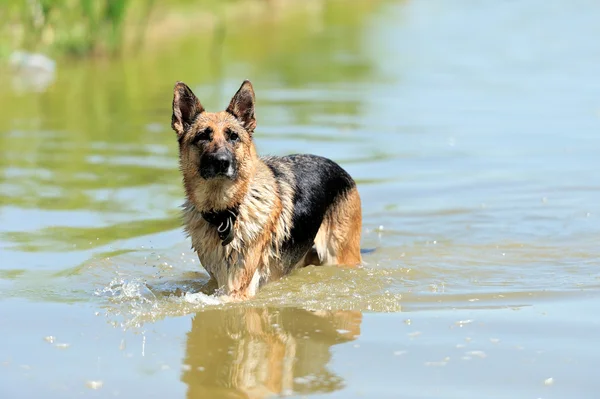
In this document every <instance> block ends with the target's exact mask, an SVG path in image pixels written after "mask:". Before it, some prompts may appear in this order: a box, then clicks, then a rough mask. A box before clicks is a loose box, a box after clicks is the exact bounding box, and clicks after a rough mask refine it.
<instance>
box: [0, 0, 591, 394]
mask: <svg viewBox="0 0 600 399" xmlns="http://www.w3.org/2000/svg"><path fill="white" fill-rule="evenodd" d="M296 18H297V19H296ZM598 20H600V5H598V4H595V3H594V2H589V1H580V2H558V1H554V2H541V1H528V2H468V1H453V2H446V1H441V0H439V1H438V0H436V1H429V0H427V1H426V0H421V1H418V0H415V1H405V2H356V4H353V5H352V6H348V5H345V4H342V3H341V2H330V3H327V5H325V6H324V7H323V8H322V9H316V10H315V9H311V11H310V12H306V13H301V14H297V15H296V16H295V17H294V20H289V21H285V23H281V24H276V23H268V24H259V25H253V26H252V27H242V26H232V27H230V29H229V30H228V31H227V35H226V39H225V42H224V45H223V49H222V52H221V55H220V58H215V53H213V52H212V49H211V42H210V37H209V36H208V35H207V36H194V37H186V38H182V39H181V40H178V41H177V42H174V43H173V45H171V46H168V47H166V48H162V49H161V50H160V51H156V52H149V53H144V54H143V55H141V56H138V57H125V58H124V59H123V60H118V61H98V60H95V61H82V62H72V61H71V62H66V61H62V62H61V63H59V65H58V67H57V71H58V72H57V76H56V80H55V82H54V83H53V84H52V86H50V87H49V88H48V89H47V90H46V91H44V92H42V93H37V94H36V93H27V92H22V91H20V90H17V89H18V88H19V87H16V86H15V84H16V83H15V81H14V80H13V79H12V77H11V75H10V74H8V73H6V71H4V72H3V73H2V74H1V75H0V82H1V83H2V85H1V86H0V87H2V89H0V100H1V103H2V104H3V106H2V110H0V153H1V157H0V254H1V255H2V256H1V260H2V261H1V262H0V328H1V330H2V332H3V339H2V340H1V341H0V394H2V397H6V398H33V397H39V396H40V395H43V396H44V397H48V398H66V397H82V396H84V397H87V396H90V397H113V396H120V397H173V398H176V397H182V398H183V397H187V398H205V397H206V398H221V397H223V398H238V397H240V398H241V397H244V398H261V397H267V396H269V395H271V394H275V395H289V396H292V397H305V396H310V397H324V396H326V395H327V397H340V398H354V397H368V398H370V397H377V398H382V397H390V398H391V397H394V398H397V397H406V398H481V397H487V398H564V397H576V398H595V397H596V392H597V391H598V389H600V383H599V382H598V380H597V378H595V372H594V366H595V365H596V363H597V360H598V359H599V358H600V350H599V349H598V346H597V337H598V336H599V335H600V317H599V316H598V310H599V309H600V298H599V297H600V273H599V272H598V267H599V259H600V248H599V247H598V242H599V239H600V227H599V226H600V224H599V223H598V215H600V179H599V178H598V176H597V170H599V169H600V158H599V157H598V156H597V153H598V151H599V150H600V136H599V135H598V132H599V129H600V80H599V79H598V76H599V75H598V68H597V67H598V65H600V51H599V47H598V45H597V43H596V42H597V40H595V38H597V37H600V25H599V24H597V21H598ZM245 78H249V79H251V80H252V82H253V84H254V87H255V90H256V93H257V101H258V105H257V117H258V129H257V131H256V135H255V137H256V143H257V146H258V149H259V151H260V152H261V153H263V154H275V155H282V154H286V153H290V152H312V153H317V154H320V155H324V156H328V157H331V158H332V159H334V160H336V161H338V162H340V163H341V164H342V165H343V166H344V167H345V168H346V169H347V170H348V171H349V172H350V173H351V174H352V175H353V176H355V178H356V180H357V182H358V185H359V190H360V193H361V196H362V198H363V206H364V208H363V215H364V229H363V247H364V248H375V249H376V250H375V251H374V252H372V253H368V254H365V255H364V260H365V262H366V265H365V267H363V268H361V269H347V268H332V267H324V268H314V267H309V268H306V269H303V270H300V271H298V272H297V273H295V274H293V275H291V276H289V277H287V278H285V279H283V280H281V281H279V282H277V283H274V284H272V285H270V286H267V287H266V288H265V289H264V290H263V291H261V292H260V294H259V295H258V297H257V298H256V299H254V300H252V301H250V302H249V303H247V304H243V305H222V304H220V303H218V301H217V300H215V299H214V298H212V297H208V296H206V295H204V294H202V293H201V292H200V291H201V288H202V286H203V284H204V283H205V282H206V280H207V275H206V273H205V272H204V270H203V269H202V268H201V267H200V265H199V263H198V260H197V258H196V256H195V255H194V254H193V252H192V251H191V250H190V244H189V241H188V240H187V239H186V237H185V235H184V234H183V232H182V229H181V228H180V219H179V206H180V205H181V203H182V202H183V190H182V188H181V179H180V177H179V171H178V169H177V143H176V139H175V134H174V133H173V132H172V131H171V130H170V127H169V122H170V102H171V95H172V94H171V93H172V87H173V83H174V82H175V81H177V80H183V81H185V82H186V83H188V84H189V85H190V86H191V87H192V88H193V89H194V91H195V92H196V94H198V96H199V97H200V99H201V101H202V102H203V104H204V105H205V106H206V107H207V108H208V109H211V110H217V109H222V108H225V106H226V104H227V102H228V100H229V98H230V97H231V95H233V93H234V92H235V90H236V89H237V87H238V86H239V84H240V83H241V81H242V80H243V79H245Z"/></svg>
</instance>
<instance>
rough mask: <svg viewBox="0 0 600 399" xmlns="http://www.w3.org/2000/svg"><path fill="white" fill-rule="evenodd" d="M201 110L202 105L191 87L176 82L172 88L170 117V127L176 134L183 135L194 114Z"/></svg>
mask: <svg viewBox="0 0 600 399" xmlns="http://www.w3.org/2000/svg"><path fill="white" fill-rule="evenodd" d="M202 112H204V107H203V106H202V104H200V100H198V98H197V97H196V96H195V95H194V93H193V92H192V89H190V88H189V87H188V86H187V85H186V84H185V83H183V82H177V83H176V84H175V88H174V89H173V116H172V117H171V127H172V128H173V130H175V132H177V135H178V136H181V135H183V133H184V132H185V131H186V130H187V129H188V128H189V127H190V125H191V124H192V123H193V122H194V119H196V116H198V114H200V113H202Z"/></svg>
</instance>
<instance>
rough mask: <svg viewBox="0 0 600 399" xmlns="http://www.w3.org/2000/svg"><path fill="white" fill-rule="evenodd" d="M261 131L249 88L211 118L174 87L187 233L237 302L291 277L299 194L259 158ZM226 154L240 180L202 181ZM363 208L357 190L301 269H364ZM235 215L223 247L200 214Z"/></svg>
mask: <svg viewBox="0 0 600 399" xmlns="http://www.w3.org/2000/svg"><path fill="white" fill-rule="evenodd" d="M197 112H200V113H197ZM190 115H193V117H192V116H190ZM255 126H256V120H255V117H254V90H253V88H252V85H251V84H250V82H248V81H245V82H244V83H243V84H242V86H241V87H240V89H239V90H238V92H237V93H236V95H235V96H234V97H233V98H232V100H231V102H230V104H229V106H228V108H227V111H223V112H216V113H210V112H206V111H205V110H204V108H203V106H202V105H201V103H200V101H199V100H198V99H197V98H196V97H195V95H194V94H193V93H192V92H191V90H190V89H189V88H188V87H187V86H186V85H185V84H183V83H177V85H176V86H175V89H174V97H173V118H172V127H173V129H174V130H175V131H176V132H177V134H178V137H179V144H180V146H179V162H180V169H181V173H182V176H183V185H184V189H185V193H186V197H187V201H186V202H185V204H184V207H183V208H184V212H183V222H184V226H185V229H186V231H187V233H188V234H189V236H190V237H191V241H192V247H193V248H194V249H195V250H196V252H197V254H198V258H199V259H200V262H201V264H202V266H203V267H204V268H205V269H206V270H207V271H208V273H209V274H210V276H211V277H212V279H214V280H215V281H216V283H217V286H218V287H219V289H220V290H221V291H222V293H223V294H225V295H227V296H228V297H229V298H232V299H247V298H251V297H253V296H254V295H255V294H256V292H257V291H258V289H259V286H260V285H262V284H265V283H268V282H270V281H273V280H277V279H279V278H281V277H282V276H283V275H284V274H286V273H288V272H289V271H290V268H285V267H284V266H283V265H282V262H281V259H282V255H281V252H280V249H281V244H282V243H283V242H284V241H285V240H286V239H288V238H289V236H290V231H291V228H292V216H293V213H294V204H293V198H294V190H295V188H294V187H292V186H291V185H290V183H288V182H286V181H277V180H276V178H275V176H274V175H273V172H272V170H271V169H270V168H269V167H268V166H267V165H266V164H265V161H264V160H262V159H260V158H259V157H258V155H257V151H256V147H255V145H254V141H253V140H252V135H253V131H254V128H255ZM207 129H210V131H211V135H212V136H211V139H210V140H204V141H203V142H202V144H198V141H197V140H196V141H194V137H195V135H196V134H197V133H198V132H205V131H207ZM232 132H233V133H236V134H237V135H238V136H239V140H238V141H237V142H236V143H235V144H232V142H231V141H228V138H227V135H231V134H232ZM221 150H227V152H231V153H233V156H234V158H235V160H236V162H237V178H235V179H204V178H203V177H202V176H201V174H200V171H199V166H198V165H199V163H200V159H201V157H202V154H204V153H214V152H217V151H221ZM278 167H279V168H280V172H281V173H284V174H286V175H293V172H292V170H290V169H289V168H290V166H289V165H286V164H281V165H278ZM360 206H361V205H360V198H359V195H358V191H357V190H356V189H355V188H354V189H353V190H351V191H350V192H348V193H347V194H346V195H345V196H344V197H343V198H341V199H340V200H338V201H337V202H336V203H334V204H333V205H332V206H331V208H330V209H329V210H328V211H327V213H326V215H325V219H324V221H323V224H322V226H321V228H320V230H319V232H318V234H317V237H316V240H315V249H316V253H314V251H311V252H309V254H307V256H306V257H305V259H304V260H303V261H300V262H299V263H298V264H297V265H296V266H297V267H300V266H305V265H306V264H310V263H312V264H317V263H319V264H320V263H323V264H337V263H342V264H348V265H355V264H359V263H360V262H361V257H360V248H359V243H360V232H361V209H360ZM234 207H235V208H236V209H237V210H238V212H239V214H238V216H237V220H236V222H235V225H234V229H233V234H234V236H233V240H232V241H231V242H230V243H229V244H228V245H227V246H225V247H224V246H222V245H221V244H222V241H221V239H220V238H219V236H218V234H217V231H216V228H215V226H213V225H211V224H209V223H208V222H207V221H206V220H205V219H204V218H203V216H202V213H203V212H210V211H220V210H225V209H231V208H234Z"/></svg>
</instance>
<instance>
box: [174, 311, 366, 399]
mask: <svg viewBox="0 0 600 399" xmlns="http://www.w3.org/2000/svg"><path fill="white" fill-rule="evenodd" d="M361 321H362V314H361V313H360V312H358V311H331V312H329V311H309V310H304V309H298V308H251V307H236V308H230V309H225V310H223V309H220V310H210V311H204V312H199V313H197V314H196V315H195V316H194V318H193V319H192V329H191V331H190V332H189V333H188V337H187V343H186V354H185V359H184V371H183V375H182V380H183V382H184V383H186V384H187V385H188V395H187V397H188V398H189V399H192V398H193V399H196V398H266V397H270V396H279V395H282V394H286V393H292V392H293V393H296V394H303V393H304V394H308V393H316V392H333V391H336V390H339V389H341V388H343V386H344V381H343V379H342V378H340V377H339V376H337V375H335V374H334V373H333V372H331V370H329V369H328V363H329V361H330V359H331V353H330V348H331V346H333V345H336V344H339V343H343V342H348V341H352V340H354V339H355V338H356V337H357V336H358V335H359V334H360V324H361Z"/></svg>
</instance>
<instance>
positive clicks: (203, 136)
mask: <svg viewBox="0 0 600 399" xmlns="http://www.w3.org/2000/svg"><path fill="white" fill-rule="evenodd" d="M211 133H212V129H211V128H209V127H207V128H206V129H204V130H201V131H199V132H198V133H196V135H195V136H194V140H193V143H194V144H196V143H198V142H199V141H207V140H210V134H211Z"/></svg>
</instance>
